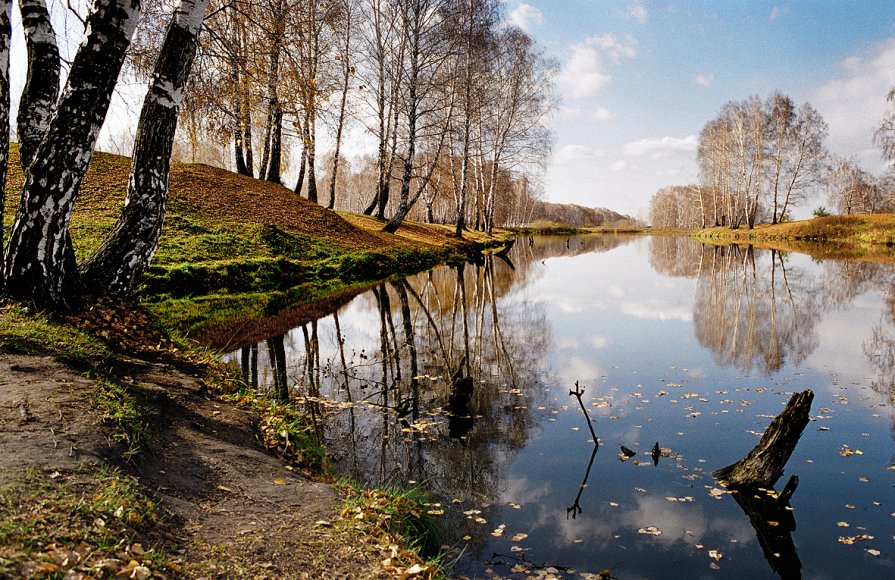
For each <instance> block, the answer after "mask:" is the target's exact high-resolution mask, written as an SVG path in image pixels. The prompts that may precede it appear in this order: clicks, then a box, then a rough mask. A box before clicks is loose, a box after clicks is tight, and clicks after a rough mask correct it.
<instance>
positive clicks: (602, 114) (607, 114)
mask: <svg viewBox="0 0 895 580" xmlns="http://www.w3.org/2000/svg"><path fill="white" fill-rule="evenodd" d="M590 117H591V118H592V119H593V120H594V121H611V120H612V119H615V113H613V112H612V111H610V110H609V109H607V108H606V107H597V109H596V110H594V111H591V113H590Z"/></svg>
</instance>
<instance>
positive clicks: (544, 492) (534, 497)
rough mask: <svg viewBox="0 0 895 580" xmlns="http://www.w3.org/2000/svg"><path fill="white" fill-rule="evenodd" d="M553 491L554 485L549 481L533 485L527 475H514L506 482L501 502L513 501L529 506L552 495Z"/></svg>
mask: <svg viewBox="0 0 895 580" xmlns="http://www.w3.org/2000/svg"><path fill="white" fill-rule="evenodd" d="M553 493H554V490H553V486H552V485H551V483H550V482H549V481H542V482H539V483H538V484H537V485H533V484H532V482H531V480H530V479H528V478H527V477H524V476H523V477H514V478H511V479H507V480H506V481H505V482H504V487H503V491H502V492H501V494H500V496H499V501H500V502H501V503H511V502H512V503H516V504H522V505H524V506H529V505H533V504H535V503H538V502H540V501H541V500H543V499H544V498H546V497H550V496H552V495H553Z"/></svg>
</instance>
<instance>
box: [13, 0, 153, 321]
mask: <svg viewBox="0 0 895 580" xmlns="http://www.w3.org/2000/svg"><path fill="white" fill-rule="evenodd" d="M140 11H141V5H140V2H139V0H95V1H94V3H93V5H92V6H91V8H90V13H89V14H88V16H87V25H86V27H85V31H86V33H85V34H86V37H85V39H84V40H83V41H82V43H81V46H80V48H79V49H78V52H77V54H76V56H75V59H74V61H73V62H72V66H71V71H70V72H69V76H68V80H67V82H66V85H65V90H64V91H63V93H62V98H61V100H60V101H59V104H58V106H57V109H56V113H55V115H54V116H53V118H52V119H51V121H50V125H49V128H48V130H47V133H46V135H45V136H44V138H43V140H42V141H41V142H40V145H39V146H38V148H37V151H36V152H35V155H34V161H33V162H32V164H31V165H30V166H29V168H28V171H27V172H26V174H25V185H24V188H23V190H22V199H21V203H20V204H19V209H18V212H17V214H16V220H15V223H14V224H13V227H12V232H11V234H10V239H9V247H8V248H7V249H6V254H5V256H4V261H3V262H4V263H3V273H4V278H5V280H6V292H7V293H8V294H9V295H10V296H12V297H13V298H16V299H19V300H23V301H27V302H30V303H31V304H32V305H33V306H35V307H38V308H60V307H63V306H65V305H66V300H67V299H69V298H70V297H71V294H72V292H73V290H74V288H73V285H74V282H75V281H74V280H72V279H70V278H69V277H68V276H67V272H66V268H65V258H66V255H67V252H66V249H67V247H68V246H67V244H66V241H67V240H68V225H69V221H70V220H71V214H72V210H73V208H74V202H75V198H76V197H77V193H78V187H79V186H80V184H81V179H82V178H83V177H84V173H85V172H86V171H87V165H88V163H89V162H90V157H91V156H92V154H93V149H94V147H95V145H96V139H97V136H98V134H99V130H100V128H101V127H102V124H103V121H104V120H105V116H106V112H107V111H108V108H109V101H110V100H111V97H112V91H113V90H114V89H115V84H116V82H117V80H118V73H119V72H120V70H121V66H122V64H123V62H124V56H125V52H126V51H127V47H128V45H129V44H130V39H131V36H132V35H133V32H134V28H135V27H136V25H137V21H138V20H139V17H140ZM72 274H74V273H72Z"/></svg>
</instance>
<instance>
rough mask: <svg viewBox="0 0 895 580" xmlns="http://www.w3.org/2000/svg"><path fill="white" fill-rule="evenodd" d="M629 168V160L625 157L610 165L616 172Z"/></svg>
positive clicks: (611, 169) (610, 168)
mask: <svg viewBox="0 0 895 580" xmlns="http://www.w3.org/2000/svg"><path fill="white" fill-rule="evenodd" d="M627 168H628V162H627V161H625V160H624V159H619V160H618V161H616V162H615V163H613V164H612V165H610V166H609V170H610V171H614V172H618V171H624V170H625V169H627Z"/></svg>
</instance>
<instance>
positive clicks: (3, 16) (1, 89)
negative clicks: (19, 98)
mask: <svg viewBox="0 0 895 580" xmlns="http://www.w3.org/2000/svg"><path fill="white" fill-rule="evenodd" d="M11 15H12V0H0V119H8V118H9V45H10V41H11V39H12V23H11ZM8 162H9V123H6V124H5V125H4V126H3V127H0V254H2V253H3V215H4V210H5V205H6V166H7V163H8ZM2 286H3V278H2V276H0V287H2Z"/></svg>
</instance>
